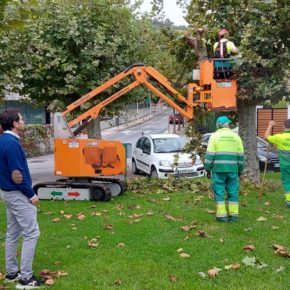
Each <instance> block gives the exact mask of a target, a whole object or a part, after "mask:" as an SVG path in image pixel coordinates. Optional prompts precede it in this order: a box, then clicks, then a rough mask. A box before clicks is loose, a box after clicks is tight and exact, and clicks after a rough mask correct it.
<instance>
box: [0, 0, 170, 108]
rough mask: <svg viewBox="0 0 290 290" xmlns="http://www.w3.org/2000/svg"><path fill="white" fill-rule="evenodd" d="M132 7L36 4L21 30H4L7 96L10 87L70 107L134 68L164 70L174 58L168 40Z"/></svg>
mask: <svg viewBox="0 0 290 290" xmlns="http://www.w3.org/2000/svg"><path fill="white" fill-rule="evenodd" d="M127 2H128V1H126V0H89V1H69V2H67V1H57V2H55V1H39V2H38V1H33V3H30V5H29V8H30V10H31V11H34V13H29V18H28V19H25V22H24V25H23V26H22V27H21V28H15V29H10V30H2V31H1V40H0V57H1V59H4V60H5V61H4V63H3V66H2V69H3V71H2V73H1V74H2V81H1V80H0V87H1V88H2V92H3V90H4V89H5V88H6V89H7V84H8V85H9V89H11V90H13V91H14V92H19V93H20V94H21V95H22V96H27V97H29V98H30V99H32V100H35V101H36V102H38V103H39V104H40V103H43V104H48V103H53V102H55V100H58V101H61V102H63V103H64V104H65V105H67V104H69V103H70V102H72V101H74V100H75V99H77V98H78V97H79V96H81V95H83V94H85V93H87V92H89V91H90V90H91V89H93V88H95V87H97V86H99V85H100V84H102V83H103V82H105V81H107V80H108V79H110V78H111V77H113V76H114V75H116V74H118V73H120V72H121V71H122V70H124V69H125V68H126V67H128V66H130V65H132V64H133V63H140V62H142V63H145V64H154V66H155V67H156V66H157V67H160V66H164V62H165V63H168V62H169V61H170V58H172V57H170V54H169V52H168V51H167V50H166V49H165V48H164V45H163V43H166V40H165V38H166V36H164V35H163V34H161V33H160V30H159V28H158V27H156V26H153V25H152V23H151V21H149V19H147V18H144V17H143V18H137V17H136V13H135V10H134V9H135V7H134V6H132V5H131V6H130V5H129V4H128V3H127ZM14 5H15V3H14V2H11V3H10V4H7V5H6V10H7V9H11V7H15V6H14ZM17 5H19V3H17ZM25 7H26V9H27V3H26V6H25ZM27 15H28V14H27ZM141 90H142V89H141ZM108 93H110V91H108ZM104 97H105V96H103V98H104ZM131 97H132V95H131ZM101 98H102V97H100V99H99V100H98V101H100V100H101ZM129 101H130V102H132V98H129V97H127V98H123V102H129Z"/></svg>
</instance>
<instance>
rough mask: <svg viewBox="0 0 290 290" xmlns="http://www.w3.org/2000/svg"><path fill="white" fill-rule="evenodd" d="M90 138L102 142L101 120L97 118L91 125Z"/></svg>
mask: <svg viewBox="0 0 290 290" xmlns="http://www.w3.org/2000/svg"><path fill="white" fill-rule="evenodd" d="M88 138H91V139H97V140H102V132H101V122H100V118H96V119H94V120H92V121H91V122H90V123H89V125H88Z"/></svg>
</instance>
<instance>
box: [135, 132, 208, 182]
mask: <svg viewBox="0 0 290 290" xmlns="http://www.w3.org/2000/svg"><path fill="white" fill-rule="evenodd" d="M185 144H186V139H185V138H182V137H180V136H178V135H175V134H154V135H143V136H142V137H141V138H140V139H139V140H138V141H137V143H136V145H135V146H134V149H133V153H132V171H133V173H134V174H138V173H139V172H140V171H142V172H144V173H146V174H148V175H150V176H151V177H158V178H166V177H168V176H169V175H170V174H173V175H176V176H184V177H201V176H204V174H205V170H204V165H203V163H202V161H201V159H200V157H199V156H198V155H197V156H196V158H195V162H194V163H193V161H192V159H191V158H190V154H185V153H182V148H183V146H184V145H185ZM177 155H178V157H177ZM176 162H177V166H176V165H175V164H176Z"/></svg>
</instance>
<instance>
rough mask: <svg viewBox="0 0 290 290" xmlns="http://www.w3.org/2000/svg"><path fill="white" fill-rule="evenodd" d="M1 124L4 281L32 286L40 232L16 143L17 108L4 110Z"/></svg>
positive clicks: (35, 200) (25, 167)
mask: <svg viewBox="0 0 290 290" xmlns="http://www.w3.org/2000/svg"><path fill="white" fill-rule="evenodd" d="M0 124H1V127H2V129H3V133H2V134H1V135H0V188H1V191H2V198H3V201H4V203H5V206H6V212H7V234H6V242H5V256H6V272H7V273H6V281H8V282H14V281H18V284H17V285H16V288H17V289H34V288H38V287H39V286H40V281H38V280H37V279H36V278H35V277H34V276H33V271H32V264H33V259H34V253H35V248H36V244H37V240H38V237H39V233H40V232H39V227H38V223H37V208H36V206H35V205H36V204H37V203H38V201H39V199H38V196H37V195H36V194H35V193H34V191H33V189H32V181H31V177H30V172H29V169H28V165H27V161H26V157H25V153H24V151H23V149H22V146H21V144H20V142H19V138H20V137H19V132H20V131H21V130H23V128H24V121H23V118H22V116H21V114H20V113H19V112H18V111H15V110H7V111H4V112H3V113H1V114H0ZM21 235H22V236H23V244H22V252H21V263H20V264H21V265H20V271H19V267H18V264H17V259H16V254H17V242H18V239H19V237H20V236H21Z"/></svg>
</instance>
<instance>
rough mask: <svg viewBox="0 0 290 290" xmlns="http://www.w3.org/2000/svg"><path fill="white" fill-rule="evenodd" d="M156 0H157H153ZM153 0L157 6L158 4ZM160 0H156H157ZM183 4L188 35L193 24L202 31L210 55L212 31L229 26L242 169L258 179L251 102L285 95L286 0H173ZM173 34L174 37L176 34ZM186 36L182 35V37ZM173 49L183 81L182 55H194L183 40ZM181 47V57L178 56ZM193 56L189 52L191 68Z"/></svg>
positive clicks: (289, 42) (289, 10) (289, 12)
mask: <svg viewBox="0 0 290 290" xmlns="http://www.w3.org/2000/svg"><path fill="white" fill-rule="evenodd" d="M157 2H160V1H157ZM157 2H156V4H157V5H158V4H159V5H160V3H157ZM161 2H162V0H161ZM178 2H179V4H180V5H181V6H183V7H186V9H187V16H186V20H187V22H188V23H189V31H191V33H192V34H193V35H195V32H196V31H198V29H204V30H206V31H207V34H206V36H204V37H203V38H201V42H202V44H203V45H204V47H205V49H206V50H207V54H208V56H212V53H213V51H212V47H213V44H214V42H215V41H216V34H217V32H218V30H219V29H220V28H222V27H226V28H228V29H229V30H230V33H231V39H233V41H234V42H235V44H236V45H238V47H239V50H240V52H241V53H240V57H239V58H238V62H237V64H236V69H237V79H238V95H237V97H238V110H237V113H238V119H239V128H240V135H241V137H242V139H243V141H244V145H245V153H246V170H245V174H246V176H247V177H248V178H250V179H251V180H253V181H258V180H259V179H260V176H259V168H258V159H257V153H256V152H257V148H256V138H255V136H256V127H255V126H253V124H256V105H258V104H260V103H262V102H264V101H266V100H270V101H271V103H277V102H279V100H280V99H281V98H282V97H285V98H286V99H289V93H288V92H287V81H288V80H289V77H290V73H289V59H290V54H289V52H290V51H289V49H290V37H289V35H290V33H289V32H290V26H289V17H290V1H289V0H283V1H275V0H264V1H257V0H251V1H238V0H210V1H209V0H204V1H198V0H179V1H178ZM178 35H179V36H177V38H178V37H179V40H181V39H180V34H178ZM185 38H186V37H185ZM175 47H176V49H175V52H178V53H179V54H178V56H179V58H180V59H181V60H180V65H181V66H182V67H184V74H183V76H181V78H180V81H182V82H186V81H187V80H188V74H189V71H190V70H189V66H188V54H189V52H191V53H192V54H195V52H196V51H194V49H192V48H191V47H188V48H187V49H186V48H185V46H184V43H181V41H180V42H176V43H175ZM180 52H182V53H183V55H184V57H183V58H182V53H180ZM197 63H198V57H197V56H195V57H192V59H191V64H192V67H194V66H196V64H197Z"/></svg>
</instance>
